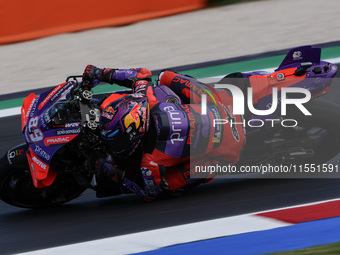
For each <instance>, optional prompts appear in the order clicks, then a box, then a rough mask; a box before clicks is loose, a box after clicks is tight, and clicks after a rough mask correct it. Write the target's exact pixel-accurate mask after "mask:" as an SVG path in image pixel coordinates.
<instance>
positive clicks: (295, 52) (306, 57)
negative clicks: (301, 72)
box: [275, 45, 321, 71]
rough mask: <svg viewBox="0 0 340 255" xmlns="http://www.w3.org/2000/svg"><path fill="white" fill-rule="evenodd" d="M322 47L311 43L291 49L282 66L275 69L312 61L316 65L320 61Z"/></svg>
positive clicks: (278, 69)
mask: <svg viewBox="0 0 340 255" xmlns="http://www.w3.org/2000/svg"><path fill="white" fill-rule="evenodd" d="M320 59H321V48H314V47H312V46H310V45H308V46H302V47H296V48H293V49H291V50H290V51H289V52H288V53H287V55H286V57H285V58H284V60H283V61H282V63H281V64H280V66H279V67H278V68H277V69H276V70H275V71H280V70H282V69H286V68H290V67H296V66H297V65H296V64H298V65H299V64H301V63H306V62H311V63H312V64H314V65H317V64H319V63H320Z"/></svg>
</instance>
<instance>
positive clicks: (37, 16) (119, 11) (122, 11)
mask: <svg viewBox="0 0 340 255" xmlns="http://www.w3.org/2000/svg"><path fill="white" fill-rule="evenodd" d="M0 3H1V9H0V24H1V29H0V44H6V43H13V42H20V41H25V40H31V39H36V38H40V37H44V36H49V35H54V34H59V33H64V32H74V31H81V30H86V29H92V28H98V27H106V26H119V25H126V24H129V23H133V22H137V21H141V20H146V19H151V18H157V17H162V16H167V15H172V14H177V13H181V12H187V11H192V10H196V9H200V8H203V7H205V6H206V0H161V1H160V0H144V1H142V0H125V1H124V0H123V1H117V0H99V1H95V0H59V1H46V0H33V1H22V0H12V1H7V0H0Z"/></svg>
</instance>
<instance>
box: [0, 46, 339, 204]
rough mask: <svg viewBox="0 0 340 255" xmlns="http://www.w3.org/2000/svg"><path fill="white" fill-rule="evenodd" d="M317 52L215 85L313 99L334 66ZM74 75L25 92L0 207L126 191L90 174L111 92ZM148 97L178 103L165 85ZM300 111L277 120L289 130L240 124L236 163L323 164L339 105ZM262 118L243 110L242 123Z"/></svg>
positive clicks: (0, 169) (0, 170)
mask: <svg viewBox="0 0 340 255" xmlns="http://www.w3.org/2000/svg"><path fill="white" fill-rule="evenodd" d="M320 52H321V49H319V48H313V47H311V46H304V47H298V48H294V49H292V50H290V51H289V52H288V54H287V56H286V58H285V59H284V60H283V62H282V63H281V65H280V66H279V67H278V69H276V70H275V72H273V73H266V72H261V71H257V72H249V73H242V75H240V73H237V74H230V75H227V76H226V77H225V78H224V79H222V80H221V82H220V83H225V82H229V81H230V79H231V78H232V79H234V78H235V77H238V78H239V79H236V82H235V81H233V84H235V85H236V86H239V87H244V86H243V85H244V83H245V82H248V83H251V82H254V79H255V81H256V79H258V78H262V79H263V80H266V81H272V82H273V83H279V84H281V86H295V87H303V88H305V89H308V90H309V91H310V92H311V95H312V98H316V97H319V96H322V95H324V94H326V93H327V92H328V89H329V86H330V84H331V81H332V79H333V77H334V76H335V74H336V72H337V67H336V66H335V65H333V64H331V63H328V62H325V61H320ZM80 77H81V76H70V77H68V78H67V80H66V82H64V83H62V84H59V85H57V86H56V87H54V88H53V89H51V90H49V91H46V92H44V93H41V94H39V95H35V94H33V93H32V94H30V95H29V96H27V97H26V98H25V99H24V103H23V106H22V109H21V120H22V132H23V135H24V138H25V141H26V143H24V144H20V145H18V146H16V147H14V148H12V149H10V150H8V152H7V153H6V154H5V155H4V156H3V157H2V158H1V160H0V198H1V200H3V201H4V202H6V203H8V204H11V205H13V206H18V207H24V208H39V207H47V206H55V205H60V204H63V203H66V202H68V201H71V200H73V199H75V198H77V197H78V196H80V195H81V194H82V193H83V192H84V191H85V190H86V189H93V190H95V191H96V195H97V197H107V196H115V195H120V194H123V193H125V192H126V193H128V192H127V191H126V190H124V188H123V187H120V186H119V185H118V184H117V183H114V182H113V181H111V180H110V179H108V178H106V177H103V176H101V175H99V174H98V173H97V172H96V171H93V169H95V164H96V162H98V159H100V158H103V155H106V154H107V151H108V150H107V148H106V147H105V144H104V143H103V142H102V139H101V136H100V132H99V130H98V126H99V120H100V116H101V112H102V110H103V109H104V107H105V105H106V100H109V99H108V98H109V97H110V96H112V94H111V95H106V94H101V95H93V93H92V92H91V91H90V90H87V89H84V87H83V86H82V83H83V82H82V81H81V80H80ZM291 77H295V78H298V82H293V83H291V82H289V78H291ZM307 78H313V79H307ZM282 84H286V85H282ZM269 86H270V85H267V87H269ZM115 93H120V94H129V93H132V92H131V91H118V92H114V94H115ZM266 93H267V92H266ZM155 94H156V97H157V99H158V100H159V101H160V102H170V103H181V99H180V98H179V97H178V96H177V95H176V94H175V93H174V92H173V91H171V90H170V89H169V88H168V87H166V86H162V85H159V86H155ZM267 94H268V96H265V97H263V98H262V99H261V100H259V102H257V106H258V107H259V108H260V107H262V109H265V108H266V107H267V105H268V104H270V102H271V98H270V93H267ZM279 103H280V102H279ZM306 107H307V108H308V110H309V111H310V112H311V113H312V116H305V115H303V114H301V112H299V111H294V110H291V111H288V113H287V116H285V117H286V118H290V119H295V120H297V121H298V125H296V126H294V127H292V128H284V127H282V126H281V125H273V126H272V127H271V128H265V127H264V128H253V127H246V129H247V142H246V146H245V149H244V152H243V154H242V156H241V160H240V164H262V163H273V164H281V163H289V162H291V163H297V162H298V163H301V162H309V163H310V162H315V163H323V162H326V161H327V160H329V159H331V158H332V157H333V156H335V155H336V154H337V153H338V152H339V150H340V135H339V130H340V123H339V120H340V108H339V107H338V106H336V105H333V104H331V103H329V102H322V101H318V102H316V101H315V100H312V101H310V102H309V103H308V104H306ZM273 114H276V113H273ZM329 116H332V118H329ZM263 117H264V116H255V115H254V114H253V115H252V113H249V112H246V113H245V119H246V120H247V119H254V118H258V119H259V120H261V118H262V119H263ZM280 118H283V117H280ZM262 121H263V120H262ZM127 172H128V173H127V174H128V178H129V179H131V180H132V181H134V182H136V183H138V184H141V180H142V179H141V176H140V171H127Z"/></svg>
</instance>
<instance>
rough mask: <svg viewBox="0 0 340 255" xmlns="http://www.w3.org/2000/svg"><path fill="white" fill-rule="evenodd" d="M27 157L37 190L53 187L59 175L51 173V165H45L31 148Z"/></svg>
mask: <svg viewBox="0 0 340 255" xmlns="http://www.w3.org/2000/svg"><path fill="white" fill-rule="evenodd" d="M26 156H27V159H28V164H29V166H30V171H31V176H32V180H33V184H34V186H35V187H36V188H43V187H46V186H49V185H51V184H52V183H53V181H54V179H55V177H56V176H57V173H56V172H53V171H50V170H49V165H48V164H46V163H44V161H43V160H41V159H40V158H39V157H38V156H37V155H36V154H35V153H34V152H33V150H32V149H31V148H29V149H28V152H27V154H26Z"/></svg>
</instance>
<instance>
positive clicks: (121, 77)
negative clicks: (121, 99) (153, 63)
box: [83, 65, 152, 88]
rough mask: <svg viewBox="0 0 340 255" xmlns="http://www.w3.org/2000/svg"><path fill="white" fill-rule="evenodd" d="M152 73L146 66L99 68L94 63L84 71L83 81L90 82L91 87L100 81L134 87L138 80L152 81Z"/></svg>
mask: <svg viewBox="0 0 340 255" xmlns="http://www.w3.org/2000/svg"><path fill="white" fill-rule="evenodd" d="M151 78H152V73H151V71H150V70H147V69H146V68H133V69H117V68H104V69H101V68H98V67H96V66H94V65H88V66H86V68H85V70H84V73H83V81H85V82H88V83H89V86H90V88H93V87H95V86H96V85H97V84H98V83H99V82H108V83H110V84H113V83H116V84H118V85H121V86H125V87H128V88H132V86H133V84H134V83H135V81H137V80H148V81H151Z"/></svg>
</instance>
